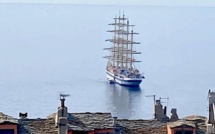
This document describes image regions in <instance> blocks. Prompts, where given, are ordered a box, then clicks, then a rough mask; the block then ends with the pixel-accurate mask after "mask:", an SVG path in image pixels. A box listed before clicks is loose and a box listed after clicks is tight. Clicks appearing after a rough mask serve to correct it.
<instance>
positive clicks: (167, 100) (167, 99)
mask: <svg viewBox="0 0 215 134" xmlns="http://www.w3.org/2000/svg"><path fill="white" fill-rule="evenodd" d="M159 99H160V101H161V100H162V99H163V100H164V99H165V100H166V101H161V103H166V104H168V102H169V97H167V98H161V97H160V98H159Z"/></svg>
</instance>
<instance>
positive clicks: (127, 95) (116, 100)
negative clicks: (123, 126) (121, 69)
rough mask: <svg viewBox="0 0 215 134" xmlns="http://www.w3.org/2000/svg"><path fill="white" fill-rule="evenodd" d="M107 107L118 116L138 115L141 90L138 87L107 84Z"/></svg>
mask: <svg viewBox="0 0 215 134" xmlns="http://www.w3.org/2000/svg"><path fill="white" fill-rule="evenodd" d="M106 87H107V88H106V93H107V95H108V96H107V97H108V98H109V102H108V104H109V105H108V109H109V110H110V112H111V113H112V115H113V116H116V117H118V118H126V119H129V118H134V117H138V116H137V115H136V114H139V113H140V111H141V106H140V105H141V103H140V102H141V96H142V95H141V94H142V92H143V90H141V88H140V87H139V86H138V87H125V86H120V85H118V84H107V86H106Z"/></svg>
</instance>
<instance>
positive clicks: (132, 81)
mask: <svg viewBox="0 0 215 134" xmlns="http://www.w3.org/2000/svg"><path fill="white" fill-rule="evenodd" d="M106 73H107V79H108V81H109V82H115V83H118V84H120V85H124V86H139V84H140V83H141V82H142V78H120V77H119V76H114V74H112V73H110V72H109V71H107V72H106Z"/></svg>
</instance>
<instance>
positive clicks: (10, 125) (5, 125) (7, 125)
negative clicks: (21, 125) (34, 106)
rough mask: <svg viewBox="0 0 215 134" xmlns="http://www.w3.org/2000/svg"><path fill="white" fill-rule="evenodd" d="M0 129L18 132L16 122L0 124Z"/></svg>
mask: <svg viewBox="0 0 215 134" xmlns="http://www.w3.org/2000/svg"><path fill="white" fill-rule="evenodd" d="M0 129H1V130H2V129H13V130H14V134H18V133H17V125H16V124H1V125H0Z"/></svg>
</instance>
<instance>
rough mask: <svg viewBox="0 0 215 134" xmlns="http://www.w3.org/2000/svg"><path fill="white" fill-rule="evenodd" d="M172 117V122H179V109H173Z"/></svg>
mask: <svg viewBox="0 0 215 134" xmlns="http://www.w3.org/2000/svg"><path fill="white" fill-rule="evenodd" d="M171 114H172V115H171V116H170V121H177V120H178V115H177V109H176V108H172V110H171Z"/></svg>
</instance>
